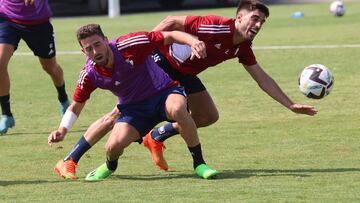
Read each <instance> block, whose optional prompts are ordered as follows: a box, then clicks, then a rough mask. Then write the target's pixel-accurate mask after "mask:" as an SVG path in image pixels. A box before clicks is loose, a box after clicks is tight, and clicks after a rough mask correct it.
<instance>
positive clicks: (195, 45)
mask: <svg viewBox="0 0 360 203" xmlns="http://www.w3.org/2000/svg"><path fill="white" fill-rule="evenodd" d="M162 34H163V35H164V39H165V40H164V43H165V45H167V44H172V43H179V44H186V45H189V46H190V47H191V50H192V56H191V58H192V59H193V58H194V57H197V58H205V57H206V46H205V43H204V42H203V41H200V40H198V39H197V37H195V36H193V35H190V34H188V33H185V32H180V31H171V32H162Z"/></svg>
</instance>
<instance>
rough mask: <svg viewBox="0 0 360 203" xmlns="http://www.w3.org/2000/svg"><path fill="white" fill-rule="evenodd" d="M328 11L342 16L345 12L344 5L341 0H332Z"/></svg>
mask: <svg viewBox="0 0 360 203" xmlns="http://www.w3.org/2000/svg"><path fill="white" fill-rule="evenodd" d="M330 13H331V14H333V15H334V16H338V17H340V16H343V15H344V14H345V6H344V3H343V2H342V1H338V0H337V1H333V2H332V3H331V4H330Z"/></svg>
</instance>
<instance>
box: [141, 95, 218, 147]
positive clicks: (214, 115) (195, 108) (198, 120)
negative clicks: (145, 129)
mask: <svg viewBox="0 0 360 203" xmlns="http://www.w3.org/2000/svg"><path fill="white" fill-rule="evenodd" d="M188 107H189V111H190V115H191V117H192V118H193V119H194V121H195V124H196V127H197V128H201V127H206V126H209V125H211V124H213V123H215V122H216V121H217V120H218V119H219V113H218V111H217V108H216V106H215V104H214V102H213V100H212V98H211V96H210V94H209V93H208V91H207V90H206V89H205V90H202V91H200V92H196V93H192V94H189V95H188ZM178 129H179V127H178V124H177V123H166V124H165V125H163V126H161V127H159V128H156V129H154V130H153V131H152V132H151V133H150V134H149V136H151V137H152V138H153V139H154V140H156V141H160V142H164V141H165V140H166V139H168V138H170V137H172V136H174V135H176V134H178V132H179V130H178ZM146 139H148V137H146Z"/></svg>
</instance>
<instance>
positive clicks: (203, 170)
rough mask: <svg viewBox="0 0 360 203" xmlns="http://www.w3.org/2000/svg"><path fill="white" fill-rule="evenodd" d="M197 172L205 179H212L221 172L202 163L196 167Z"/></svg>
mask: <svg viewBox="0 0 360 203" xmlns="http://www.w3.org/2000/svg"><path fill="white" fill-rule="evenodd" d="M195 172H196V174H197V175H198V176H200V177H201V178H204V179H212V178H215V177H216V176H217V174H219V172H218V171H217V170H214V169H211V168H209V167H208V166H207V165H206V164H200V165H198V166H197V167H196V169H195Z"/></svg>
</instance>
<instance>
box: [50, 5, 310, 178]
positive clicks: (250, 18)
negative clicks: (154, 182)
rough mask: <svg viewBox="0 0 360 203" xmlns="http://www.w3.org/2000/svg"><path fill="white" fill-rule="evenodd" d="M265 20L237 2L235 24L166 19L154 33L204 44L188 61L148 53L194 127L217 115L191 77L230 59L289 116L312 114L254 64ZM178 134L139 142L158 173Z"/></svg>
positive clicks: (185, 51)
mask: <svg viewBox="0 0 360 203" xmlns="http://www.w3.org/2000/svg"><path fill="white" fill-rule="evenodd" d="M268 16H269V10H268V8H267V7H266V6H265V5H264V4H262V3H261V2H260V1H254V0H251V1H250V0H243V1H241V2H240V3H239V5H238V8H237V11H236V18H235V19H233V18H225V17H221V16H212V15H210V16H169V17H167V18H166V19H164V20H163V21H162V22H161V23H160V24H159V25H157V26H156V27H155V28H154V30H156V31H161V30H164V31H169V30H179V31H185V32H187V33H190V34H193V35H195V36H197V37H198V38H199V39H200V40H202V41H204V42H205V44H206V48H207V58H205V59H194V60H190V59H189V56H190V50H191V49H190V48H189V47H187V46H183V45H179V44H172V45H168V46H164V47H162V48H161V49H160V52H157V53H155V54H154V55H155V56H154V57H155V59H156V60H157V63H158V64H159V65H160V67H161V68H163V69H164V70H165V72H167V73H168V74H169V75H170V77H171V78H172V79H174V80H176V81H179V82H180V84H181V85H182V86H184V87H185V91H186V94H187V95H188V107H189V110H190V113H191V116H192V117H193V119H194V121H195V123H196V126H197V127H205V126H208V125H211V124H213V123H215V122H216V121H217V120H218V117H219V114H218V111H217V109H216V106H215V104H214V102H213V100H212V98H211V96H210V94H209V92H208V91H207V90H206V88H205V86H204V85H203V83H202V82H201V80H200V79H199V78H198V77H197V76H196V75H197V74H198V73H200V72H201V71H204V70H206V69H207V68H209V67H211V66H215V65H217V64H220V63H222V62H223V61H225V60H228V59H232V58H237V59H238V60H239V63H242V64H243V66H244V68H245V69H246V70H247V71H248V73H249V74H250V75H251V76H252V78H253V79H254V80H255V81H256V82H257V84H258V85H259V86H260V88H261V89H262V90H263V91H264V92H266V93H267V94H268V95H269V96H271V97H272V98H273V99H274V100H276V101H278V102H279V103H280V104H282V105H283V106H284V107H286V108H288V109H290V110H291V111H293V112H295V113H300V114H306V115H310V116H312V115H315V114H316V113H317V110H316V109H315V108H314V107H312V106H308V105H303V104H298V103H294V102H293V101H291V100H290V99H289V98H288V97H287V96H286V94H284V92H283V91H282V90H281V89H280V87H279V86H278V85H277V83H276V82H275V81H274V80H273V79H272V78H271V77H270V76H269V75H268V74H267V73H266V72H265V71H264V70H263V69H262V68H261V66H260V64H258V63H257V61H256V57H255V55H254V53H253V51H252V49H251V46H252V40H253V39H254V38H255V37H256V35H257V34H258V33H259V31H260V30H261V27H262V26H263V24H264V23H265V21H266V19H267V17H268ZM118 116H119V111H118V110H117V109H114V110H113V111H112V112H110V113H108V114H107V115H105V116H103V117H102V118H100V119H99V120H97V121H96V122H94V123H93V124H92V125H91V126H90V128H89V129H88V130H87V131H86V132H85V134H84V136H83V137H82V138H81V139H80V140H85V141H86V143H87V147H86V148H85V147H82V146H81V142H80V141H79V143H77V144H76V145H75V147H74V149H73V150H72V151H71V152H70V153H69V154H68V155H67V156H66V157H65V158H64V166H62V167H63V168H66V167H65V166H67V168H70V169H71V171H73V172H75V164H74V163H78V161H79V160H80V158H81V156H82V155H83V154H84V153H85V152H86V151H87V150H88V149H89V148H90V147H91V146H93V145H94V144H95V143H96V142H97V141H98V140H100V139H101V138H102V137H103V136H104V135H105V134H106V133H107V132H109V131H110V130H111V129H112V125H113V122H114V120H116V119H117V117H118ZM178 132H179V128H178V124H177V123H167V124H165V125H164V126H162V127H160V128H158V129H155V130H153V131H151V133H149V134H148V135H146V136H145V137H144V141H143V144H144V146H146V147H147V148H148V149H149V150H150V152H151V155H152V159H153V161H154V162H155V164H156V165H157V166H159V167H160V169H163V170H167V169H168V164H167V162H166V160H165V159H164V157H163V150H164V145H163V142H164V141H165V140H166V139H168V138H169V137H171V136H173V135H176V134H178ZM56 167H58V166H56ZM72 175H75V174H72Z"/></svg>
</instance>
